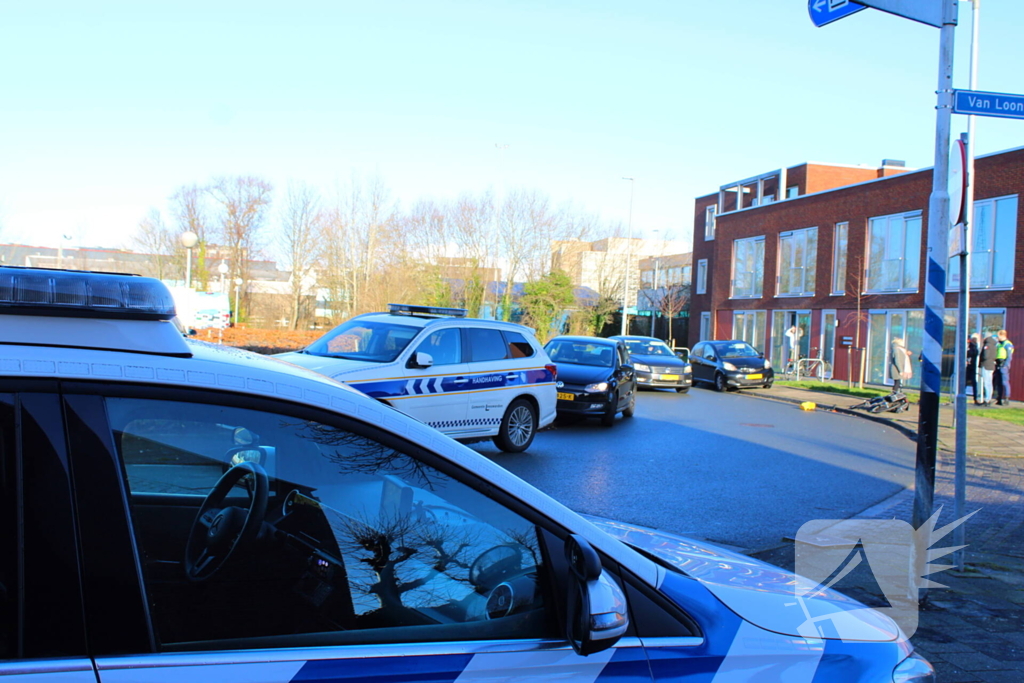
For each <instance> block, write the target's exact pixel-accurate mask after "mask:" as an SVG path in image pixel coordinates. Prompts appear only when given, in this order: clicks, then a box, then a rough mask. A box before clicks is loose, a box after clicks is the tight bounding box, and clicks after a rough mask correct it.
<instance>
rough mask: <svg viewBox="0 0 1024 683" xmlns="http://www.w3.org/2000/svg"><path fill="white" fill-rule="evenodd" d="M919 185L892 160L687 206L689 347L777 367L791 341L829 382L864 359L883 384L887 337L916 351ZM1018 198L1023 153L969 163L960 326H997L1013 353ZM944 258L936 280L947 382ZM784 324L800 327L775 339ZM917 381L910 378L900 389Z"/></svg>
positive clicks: (741, 187) (1021, 371)
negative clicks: (740, 347) (690, 209)
mask: <svg viewBox="0 0 1024 683" xmlns="http://www.w3.org/2000/svg"><path fill="white" fill-rule="evenodd" d="M931 184H932V172H931V169H930V168H927V169H921V170H917V171H909V170H907V169H905V168H902V163H901V162H894V161H889V160H886V161H885V162H883V164H882V165H881V166H880V167H878V168H871V167H857V166H839V165H827V164H810V163H808V164H802V165H799V166H795V167H792V168H786V169H779V170H776V171H772V172H770V173H766V174H763V175H761V176H755V177H753V178H748V179H746V180H743V181H739V182H734V183H727V184H725V185H722V186H721V187H720V188H719V190H718V192H715V193H713V194H709V195H705V196H703V197H698V198H697V200H696V203H695V208H694V243H693V284H692V303H691V319H692V320H693V324H692V325H691V326H690V335H689V341H690V345H691V346H692V345H693V344H695V343H696V342H697V341H699V340H701V339H731V338H738V339H745V340H746V341H748V342H750V343H751V344H752V345H753V346H754V347H756V348H758V349H760V350H763V351H764V352H765V355H766V357H768V358H769V359H771V360H772V362H773V365H775V366H776V367H777V368H778V367H780V366H781V365H782V364H783V363H784V361H785V359H786V358H788V353H789V349H788V345H789V344H791V343H792V342H791V341H790V340H791V339H792V338H793V337H796V338H797V340H798V341H797V343H798V346H799V353H800V356H801V357H822V358H824V359H826V360H828V361H829V362H830V363H832V365H833V367H834V376H835V377H836V378H839V379H846V378H847V377H849V376H851V375H852V376H853V377H854V378H856V376H857V375H858V373H859V372H860V368H861V364H862V363H863V373H864V379H865V380H866V381H867V382H870V383H874V384H891V383H892V379H891V377H890V376H889V370H888V360H887V359H888V350H889V344H890V341H891V340H892V339H893V338H896V337H903V338H905V339H906V340H907V347H908V348H909V349H911V350H912V351H913V352H914V353H915V354H916V353H917V352H919V351H920V349H921V338H922V328H923V318H924V315H923V306H924V276H925V245H926V242H927V225H928V198H929V195H930V193H931ZM781 188H785V192H784V195H783V193H782V192H781V191H780V189H781ZM1021 194H1024V148H1019V149H1013V150H1008V151H1004V152H998V153H995V154H989V155H986V156H983V157H979V158H978V159H977V162H976V172H975V211H974V218H975V220H974V224H973V229H974V237H973V248H972V249H971V252H972V255H971V259H972V266H971V267H972V273H971V310H970V317H969V321H968V322H969V324H970V331H971V332H977V331H982V332H985V333H989V332H994V331H996V330H999V329H1006V330H1007V331H1008V334H1009V337H1010V339H1011V340H1012V341H1015V342H1017V345H1018V348H1024V245H1022V244H1021V243H1020V241H1019V240H1018V239H1017V235H1018V234H1019V232H1020V230H1019V228H1020V223H1021V217H1020V212H1019V198H1020V196H1021ZM780 196H783V199H781V200H780V199H779V197H780ZM956 261H957V260H956V259H954V261H953V266H955V267H952V268H950V269H949V273H948V278H947V284H946V287H947V291H949V292H951V293H950V294H947V296H946V307H947V308H946V335H945V344H944V346H945V348H946V359H945V362H944V364H943V366H944V368H943V369H944V374H945V375H947V376H948V375H949V373H950V370H951V368H952V357H953V356H952V354H953V347H954V343H955V330H956V318H957V312H956V305H957V294H956V291H957V289H958V287H959V273H958V265H959V264H958V263H957V262H956ZM858 307H859V310H860V312H859V313H858ZM793 326H796V328H797V330H798V332H797V333H796V334H794V335H791V336H790V337H787V335H786V332H787V331H788V330H791V329H792V327H793ZM844 338H846V339H844ZM859 349H860V350H859ZM1018 355H1019V356H1020V354H1018ZM1022 361H1024V356H1020V358H1019V359H1018V361H1017V362H1016V363H1014V364H1013V366H1012V373H1013V374H1012V378H1011V384H1012V385H1013V386H1014V391H1015V398H1017V399H1020V398H1021V396H1022V395H1024V362H1022ZM919 381H920V371H919V370H918V371H917V372H915V377H914V379H913V380H912V381H911V382H910V384H911V386H917V385H918V383H919Z"/></svg>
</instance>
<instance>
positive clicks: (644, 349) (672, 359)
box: [610, 335, 693, 394]
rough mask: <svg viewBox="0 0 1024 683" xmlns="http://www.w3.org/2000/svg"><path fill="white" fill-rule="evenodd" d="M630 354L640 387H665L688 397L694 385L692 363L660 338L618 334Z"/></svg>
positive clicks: (615, 337) (616, 337) (617, 336)
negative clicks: (686, 394) (687, 393)
mask: <svg viewBox="0 0 1024 683" xmlns="http://www.w3.org/2000/svg"><path fill="white" fill-rule="evenodd" d="M610 338H611V339H620V340H622V341H623V342H624V343H625V344H626V350H627V351H629V357H630V363H631V365H632V366H633V370H634V371H635V372H636V382H637V386H638V387H639V388H641V389H642V388H644V387H651V388H658V387H663V388H666V389H675V390H676V391H678V392H679V393H680V394H685V393H686V392H688V391H689V390H690V386H691V385H692V384H693V373H692V369H691V367H690V363H689V362H687V361H686V360H685V359H684V358H682V357H681V356H679V355H677V354H676V353H674V352H673V351H672V349H670V348H669V347H668V344H666V343H665V342H663V341H662V340H660V339H658V338H657V337H641V336H623V335H616V336H614V337H610Z"/></svg>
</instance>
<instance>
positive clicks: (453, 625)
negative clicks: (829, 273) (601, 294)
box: [0, 267, 933, 683]
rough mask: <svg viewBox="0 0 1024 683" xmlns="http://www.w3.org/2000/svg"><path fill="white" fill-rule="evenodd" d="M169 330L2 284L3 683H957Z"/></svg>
mask: <svg viewBox="0 0 1024 683" xmlns="http://www.w3.org/2000/svg"><path fill="white" fill-rule="evenodd" d="M173 315H174V310H173V304H172V302H171V299H170V296H169V294H168V292H167V290H166V288H165V287H164V286H163V285H162V284H161V283H159V282H157V281H155V280H150V279H145V278H139V277H132V276H118V275H109V274H91V273H81V272H73V271H47V270H37V269H20V268H5V267H0V526H2V532H0V546H2V547H0V679H4V680H10V681H19V682H31V681H41V682H42V681H61V682H65V681H67V682H71V683H75V682H77V681H81V682H83V683H128V682H136V681H147V682H149V681H189V682H192V681H216V682H223V681H229V682H230V681H239V682H240V681H265V682H268V683H269V682H282V683H283V682H288V681H307V682H311V681H312V682H315V681H342V680H348V681H388V682H392V683H400V682H403V681H456V680H459V681H463V680H516V681H519V680H523V681H530V680H535V681H541V680H545V681H547V680H577V681H599V680H615V681H650V682H652V683H653V682H655V681H665V682H668V681H686V682H695V681H701V682H705V681H711V682H714V683H722V682H725V681H755V680H756V681H769V680H770V681H791V682H798V683H799V682H804V681H806V682H808V683H814V682H818V683H821V682H826V681H827V682H835V681H840V682H842V681H858V682H869V681H870V682H877V681H894V682H897V683H906V682H908V681H932V680H933V674H932V673H931V668H930V666H929V665H928V664H927V662H925V661H924V660H923V659H921V658H919V657H916V656H915V655H913V653H912V647H911V645H910V644H909V642H908V641H907V639H906V638H905V637H903V635H902V634H901V632H900V631H899V629H898V628H897V627H896V626H895V624H894V623H893V622H892V621H890V620H889V619H888V618H887V617H884V616H882V615H880V614H879V613H877V612H874V611H873V610H870V609H867V608H864V607H863V606H862V605H860V604H859V603H856V602H854V601H852V600H848V599H846V598H844V597H843V596H842V595H840V594H838V593H835V592H833V591H831V590H829V589H823V588H821V587H820V586H819V587H813V586H811V587H806V586H805V588H807V590H806V591H805V590H802V589H801V590H799V591H798V592H797V593H796V597H795V594H794V588H795V587H799V586H800V584H801V580H800V579H799V578H798V577H794V576H793V575H791V574H787V573H785V572H783V571H781V570H778V569H775V568H773V567H771V566H769V565H766V564H762V563H759V562H757V561H754V560H751V559H749V558H746V557H744V556H742V555H738V554H734V553H730V552H727V551H724V550H721V549H718V548H716V547H714V546H711V545H707V544H699V543H695V542H693V541H689V540H687V539H684V538H681V537H678V536H673V535H670V534H663V533H659V532H657V531H654V530H650V529H644V528H641V527H635V526H632V525H628V524H621V523H617V522H612V521H608V520H601V519H584V518H581V517H580V516H578V515H576V514H574V513H573V512H571V511H570V510H568V509H566V508H565V507H563V506H562V505H560V504H558V503H557V502H555V501H554V500H551V499H550V498H548V497H547V496H545V495H544V494H543V493H541V492H539V491H538V490H536V489H535V488H533V487H531V486H529V485H528V484H526V483H524V482H522V481H521V480H519V479H518V478H516V477H515V476H513V475H512V474H510V473H509V472H508V471H507V470H505V469H504V468H502V467H500V466H498V465H496V464H494V463H493V462H491V461H490V460H488V459H487V458H485V457H483V456H481V455H479V454H477V453H476V452H474V451H472V450H471V449H469V448H467V447H465V446H463V445H461V444H459V443H457V442H456V441H454V440H452V439H450V438H448V437H446V436H444V435H442V434H440V433H439V432H438V431H436V430H434V429H432V428H430V427H428V426H426V425H424V424H423V423H421V422H419V421H417V420H414V419H412V418H410V417H408V416H406V415H404V414H402V413H401V412H399V411H397V410H394V409H392V408H390V407H388V406H386V405H384V404H382V403H381V402H379V401H377V400H375V399H373V398H370V397H368V396H366V395H365V394H363V393H361V392H359V391H357V390H355V389H353V388H352V387H349V386H347V385H345V384H341V383H338V382H335V381H333V380H331V379H329V378H327V377H324V376H322V375H319V374H316V373H313V372H310V371H307V370H304V369H301V368H298V367H295V366H294V365H290V364H287V363H282V362H279V361H276V360H274V359H271V358H266V357H261V356H257V355H254V354H251V353H247V352H244V351H239V350H235V349H231V348H226V347H221V346H217V345H212V344H207V343H204V342H199V341H194V340H191V339H188V338H186V337H183V336H182V335H181V333H180V332H179V331H178V330H177V329H176V328H175V327H174V326H173V325H172V324H171V322H170V320H171V319H172V318H173ZM812 588H813V590H811V589H812ZM830 622H836V623H839V622H841V623H842V626H843V629H842V631H843V639H839V638H837V637H836V635H835V634H836V633H837V632H836V631H834V630H830V629H829V628H828V624H829V623H830Z"/></svg>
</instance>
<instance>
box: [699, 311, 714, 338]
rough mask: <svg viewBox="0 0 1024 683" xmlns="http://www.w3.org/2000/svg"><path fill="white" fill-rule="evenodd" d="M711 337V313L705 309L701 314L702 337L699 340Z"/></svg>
mask: <svg viewBox="0 0 1024 683" xmlns="http://www.w3.org/2000/svg"><path fill="white" fill-rule="evenodd" d="M708 339H711V313H710V312H708V311H704V312H702V313H701V314H700V339H699V340H698V341H707V340H708Z"/></svg>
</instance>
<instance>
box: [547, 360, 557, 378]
mask: <svg viewBox="0 0 1024 683" xmlns="http://www.w3.org/2000/svg"><path fill="white" fill-rule="evenodd" d="M544 369H545V370H547V371H548V372H550V373H551V379H558V366H557V365H555V364H554V363H548V364H547V365H545V366H544Z"/></svg>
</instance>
